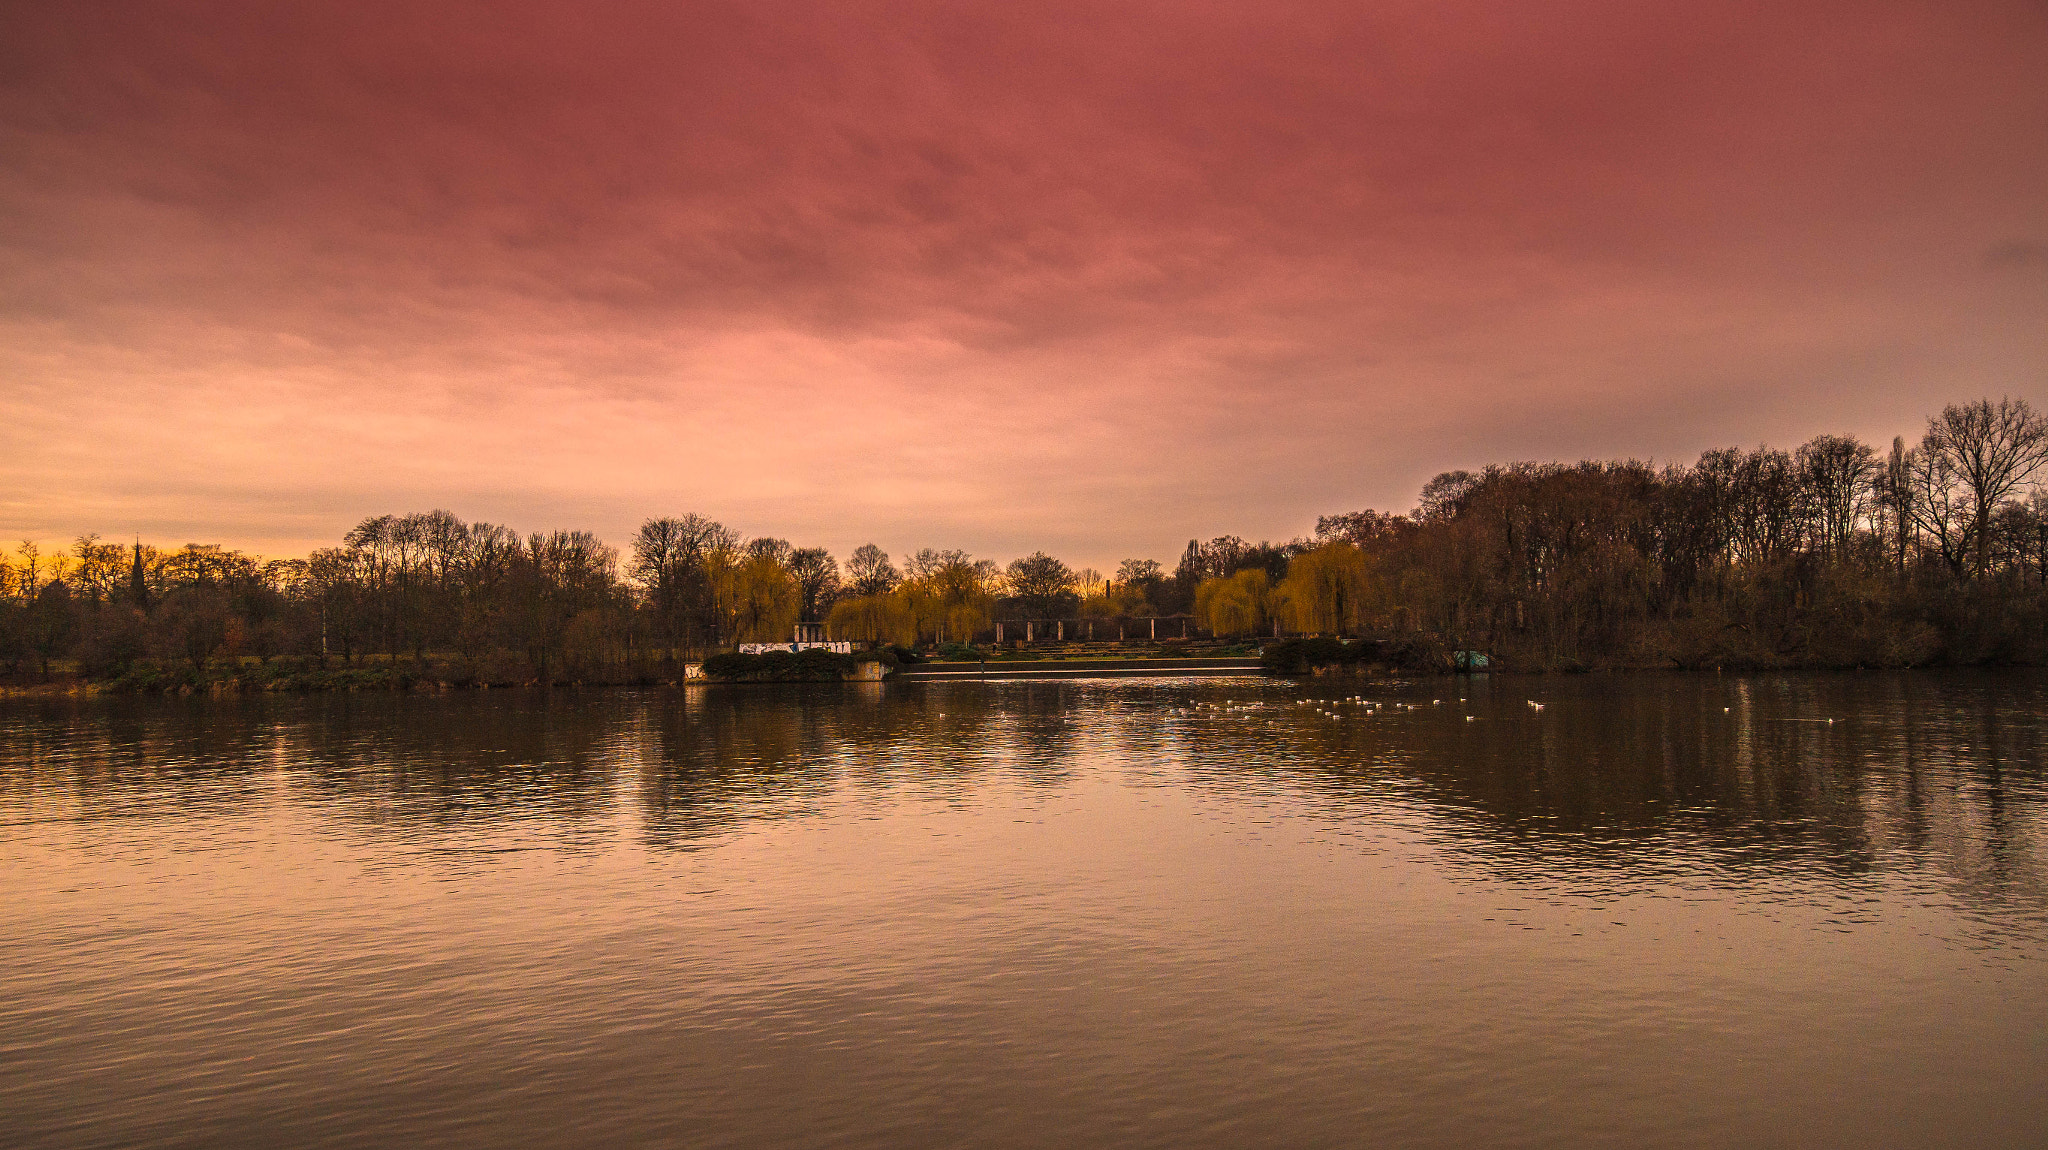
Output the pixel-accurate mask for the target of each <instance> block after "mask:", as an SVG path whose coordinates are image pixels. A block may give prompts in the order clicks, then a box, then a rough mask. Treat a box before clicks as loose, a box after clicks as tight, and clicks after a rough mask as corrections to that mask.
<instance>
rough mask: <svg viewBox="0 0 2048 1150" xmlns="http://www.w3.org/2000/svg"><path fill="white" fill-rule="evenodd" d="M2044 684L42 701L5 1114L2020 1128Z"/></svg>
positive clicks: (1133, 1128) (1342, 1138)
mask: <svg viewBox="0 0 2048 1150" xmlns="http://www.w3.org/2000/svg"><path fill="white" fill-rule="evenodd" d="M1358 694H1363V695H1367V696H1369V697H1370V699H1369V701H1351V700H1343V701H1340V700H1339V696H1344V695H1358ZM1304 701H1306V702H1307V703H1308V704H1309V705H1303V704H1304ZM1531 703H1541V704H1542V709H1541V710H1540V711H1539V710H1537V709H1536V708H1535V707H1533V706H1531V705H1530V704H1531ZM1369 704H1376V705H1369ZM2044 715H2048V678H2044V677H2042V676H2039V675H1988V674H1984V675H1979V674H1943V675H1839V676H1774V677H1736V676H1729V677H1715V676H1679V675H1672V676H1637V677H1583V678H1556V679H1516V678H1501V679H1476V680H1446V679H1438V680H1426V681H1416V682H1407V683H1393V684H1387V683H1377V684H1371V685H1366V684H1360V683H1349V684H1341V683H1337V682H1325V681H1311V682H1307V683H1302V684H1293V683H1282V682H1269V681H1263V680H1237V681H1215V680H1208V681H1192V680H1191V681H1154V682H1128V681H1124V682H1048V683H1018V682H1010V683H991V684H981V683H934V684H847V685H844V686H834V687H829V688H828V687H805V688H786V689H779V688H761V689H741V688H733V689H711V690H694V689H693V690H689V691H679V690H669V691H650V692H637V693H636V692H597V693H589V694H576V693H555V694H541V693H528V692H482V693H474V694H470V693H455V694H447V695H421V696H412V695H370V694H363V695H337V696H315V697H304V698H299V697H278V698H271V697H258V698H236V699H169V700H163V699H154V700H132V699H131V700H121V699H100V700H80V701H42V700H39V701H12V702H8V703H6V704H5V705H0V825H4V827H5V829H4V830H0V863H4V865H5V866H6V867H7V868H8V872H9V875H10V878H11V879H12V880H13V890H12V891H11V895H12V897H11V899H10V901H9V902H8V903H7V904H4V905H0V927H4V928H5V929H0V1060H4V1061H6V1062H7V1064H8V1065H9V1066H10V1067H11V1068H14V1069H15V1070H16V1071H17V1072H16V1073H12V1074H10V1075H8V1076H0V1112H5V1113H7V1114H9V1116H10V1120H11V1122H12V1124H13V1125H12V1127H11V1129H10V1133H13V1134H16V1135H18V1136H22V1137H26V1138H27V1139H28V1140H29V1141H31V1142H49V1143H52V1144H67V1143H79V1144H94V1143H104V1142H129V1143H148V1142H180V1141H183V1142H189V1143H195V1144H224V1143H234V1142H246V1143H248V1144H252V1145H253V1144H264V1143H265V1141H266V1140H267V1141H289V1142H293V1143H305V1144H313V1143H318V1142H323V1141H331V1142H335V1143H338V1144H345V1143H350V1142H353V1143H357V1144H360V1143H364V1142H408V1141H437V1140H438V1141H457V1140H468V1141H475V1140H494V1141H502V1142H507V1143H513V1142H526V1141H548V1142H557V1143H605V1142H677V1141H682V1142H693V1143H704V1144H720V1143H722V1144H730V1145H758V1144H763V1143H768V1142H777V1141H781V1142H788V1143H800V1144H817V1143H819V1142H827V1141H831V1142H839V1143H846V1144H860V1145H877V1146H881V1145H892V1144H901V1143H903V1142H906V1141H912V1142H926V1141H931V1142H946V1143H952V1144H974V1143H980V1144H988V1143H1006V1144H1015V1145H1033V1144H1063V1143H1066V1142H1078V1141H1095V1142H1105V1141H1106V1142H1116V1143H1120V1144H1153V1145H1190V1144H1212V1145H1241V1144H1244V1143H1246V1142H1261V1141H1282V1142H1290V1143H1291V1142H1301V1143H1308V1144H1349V1143H1352V1142H1356V1141H1359V1140H1361V1136H1360V1131H1370V1132H1372V1133H1373V1134H1374V1135H1375V1136H1374V1137H1373V1138H1371V1139H1368V1140H1371V1141H1375V1142H1382V1141H1383V1142H1387V1143H1390V1144H1410V1145H1492V1144H1545V1145H1559V1146H1579V1145H1586V1144H1593V1143H1602V1142H1605V1143H1613V1144H1657V1145H1682V1144H1690V1145H1751V1144H1767V1143H1771V1142H1773V1141H1775V1142H1778V1143H1784V1142H1786V1140H1787V1138H1788V1137H1789V1135H1788V1134H1787V1132H1788V1131H1794V1132H1797V1133H1798V1134H1799V1135H1800V1137H1801V1138H1802V1140H1808V1138H1807V1136H1810V1135H1812V1134H1814V1132H1816V1131H1821V1132H1832V1133H1833V1134H1834V1135H1835V1136H1834V1137H1817V1138H1811V1139H1810V1140H1811V1141H1815V1142H1819V1143H1830V1142H1831V1143H1834V1144H1844V1145H1862V1144H1869V1143H1871V1142H1873V1141H1877V1142H1882V1141H1885V1140H1887V1139H1890V1140H1893V1141H1898V1142H1904V1143H1936V1142H1957V1143H1969V1142H1972V1141H1976V1142H1980V1143H1984V1144H1998V1143H1999V1142H2001V1141H2003V1142H2004V1143H2007V1144H2011V1143H2014V1142H2017V1141H2022V1140H2024V1139H2023V1138H2021V1137H2019V1135H2022V1134H2024V1133H2025V1131H2024V1129H2022V1125H2023V1123H2024V1122H2025V1120H2026V1116H2027V1115H2028V1114H2029V1113H2030V1110H2029V1107H2028V1105H2027V1103H2028V1102H2030V1100H2031V1099H2032V1098H2033V1097H2035V1096H2037V1095H2038V1093H2039V1092H2040V1089H2041V1088H2043V1087H2044V1086H2048V1064H2044V1062H2043V1060H2042V1058H2041V1051H2040V1047H2039V1040H2038V1039H2039V1034H2040V1033H2041V1027H2042V1025H2044V1024H2048V1017H2044V1016H2043V1009H2044V1008H2043V1004H2044V1003H2048V995H2044V994H2043V993H2042V990H2043V987H2042V982H2041V975H2040V974H2039V973H2038V967H2039V963H2038V961H2037V957H2030V956H2038V955H2039V953H2040V948H2041V946H2042V944H2043V942H2044V941H2048V878H2044V865H2043V864H2044V858H2048V850H2044V835H2048V784H2044V779H2043V769H2042V763H2043V760H2044V758H2048V755H2044V754H2043V751H2044V749H2048V748H2044V746H2043V740H2044V737H2048V736H2044V721H2043V716H2044ZM1830 719H1832V720H1833V722H1832V723H1830V722H1829V721H1828V720H1830ZM1625 923H1626V924H1629V925H1624V924H1625ZM2030 963H2031V964H2032V965H2031V966H2030V965H2029V964H2030ZM1930 1066H1935V1067H1946V1068H1953V1069H1954V1070H1955V1071H1956V1072H1955V1073H1948V1072H1946V1071H1943V1072H1929V1070H1928V1067H1930ZM1873 1099H1875V1100H1876V1101H1875V1102H1873V1101H1872V1100H1873ZM1886 1107H1890V1109H1886ZM1791 1119H1804V1121H1794V1120H1791ZM479 1132H484V1133H483V1135H482V1136H481V1137H480V1135H479Z"/></svg>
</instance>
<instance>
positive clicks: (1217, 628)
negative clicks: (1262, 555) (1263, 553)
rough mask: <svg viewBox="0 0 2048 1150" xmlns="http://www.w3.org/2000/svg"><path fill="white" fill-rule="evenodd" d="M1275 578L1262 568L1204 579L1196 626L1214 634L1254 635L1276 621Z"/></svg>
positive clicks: (1199, 590) (1197, 590)
mask: <svg viewBox="0 0 2048 1150" xmlns="http://www.w3.org/2000/svg"><path fill="white" fill-rule="evenodd" d="M1273 607H1274V594H1273V583H1272V579H1271V578H1269V577H1268V576H1267V574H1266V571H1265V569H1264V568H1262V567H1248V568H1246V569H1245V570H1243V571H1239V572H1238V573H1237V574H1235V575H1223V576H1218V577H1216V578H1213V579H1204V580H1202V582H1201V584H1200V585H1199V586H1197V587H1196V588H1195V625H1196V626H1197V627H1202V628H1205V629H1206V630H1208V631H1209V633H1210V634H1213V635H1250V634H1256V633H1258V632H1260V631H1263V630H1264V629H1265V628H1266V626H1267V624H1268V623H1270V622H1271V621H1272V617H1273Z"/></svg>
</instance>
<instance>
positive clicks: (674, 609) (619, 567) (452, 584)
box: [0, 399, 2048, 681]
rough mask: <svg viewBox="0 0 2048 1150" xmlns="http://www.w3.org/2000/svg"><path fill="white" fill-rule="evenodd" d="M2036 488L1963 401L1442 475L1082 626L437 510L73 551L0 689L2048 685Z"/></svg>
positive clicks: (1992, 428)
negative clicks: (1698, 445) (259, 550)
mask: <svg viewBox="0 0 2048 1150" xmlns="http://www.w3.org/2000/svg"><path fill="white" fill-rule="evenodd" d="M2044 467H2048V424H2044V421H2043V419H2042V418H2041V417H2040V416H2039V415H2037V414H2036V413H2035V412H2034V411H2033V410H2032V408H2031V407H2030V406H2029V405H2028V404H2027V403H2026V402H2025V401H2023V400H2019V399H2003V400H1999V401H1997V402H1993V401H1990V400H1979V401H1976V402H1973V403H1967V404H1957V405H1951V406H1949V407H1947V408H1945V409H1943V411H1942V412H1941V413H1940V414H1939V415H1937V416H1935V417H1934V418H1932V419H1930V420H1929V421H1928V425H1927V428H1926V430H1925V433H1924V434H1923V435H1922V436H1921V437H1920V438H1919V441H1918V444H1917V445H1912V444H1910V443H1909V441H1908V440H1907V438H1906V437H1904V436H1900V437H1898V438H1896V439H1895V440H1893V442H1892V443H1891V445H1890V448H1889V450H1888V451H1887V452H1885V453H1884V454H1882V455H1880V453H1879V452H1877V451H1876V450H1874V449H1872V448H1871V447H1869V446H1868V445H1865V444H1863V443H1860V442H1858V441H1856V440H1855V439H1853V438H1849V437H1846V436H1839V435H1822V436H1818V437H1816V438H1814V439H1813V440H1811V441H1809V442H1807V443H1805V444H1803V445H1801V446H1800V447H1798V448H1797V449H1796V450H1792V451H1786V450H1781V449H1777V448H1772V447H1768V446H1759V447H1755V448H1722V449H1716V450H1712V451H1708V452H1706V453H1704V454H1702V455H1701V456H1700V458H1699V459H1698V460H1697V461H1696V462H1694V463H1692V464H1690V465H1669V466H1664V467H1654V466H1652V465H1650V464H1648V463H1643V462H1638V461H1632V460H1625V461H1606V462H1597V461H1587V462H1580V463H1574V464H1563V463H1549V464H1537V463H1512V464H1504V465H1494V466H1488V467H1484V468H1481V469H1479V470H1477V471H1467V470H1458V471H1447V472H1444V473H1443V474H1441V475H1438V476H1437V477H1436V478H1434V479H1432V480H1430V481H1429V483H1427V484H1426V485H1425V486H1424V487H1423V489H1422V492H1421V495H1420V498H1419V501H1418V506H1417V507H1416V509H1415V510H1414V511H1413V512H1411V513H1408V514H1392V513H1387V512H1380V511H1372V510H1361V511H1352V512H1345V513H1340V514H1332V515H1325V516H1322V517H1320V518H1319V519H1317V520H1316V522H1315V533H1314V535H1313V537H1311V538H1307V539H1297V540H1292V541H1288V542H1284V543H1273V542H1259V543H1251V542H1247V541H1246V540H1245V539H1243V538H1241V537H1239V536H1236V535H1227V534H1226V535H1219V536H1216V537H1214V538H1211V539H1210V540H1208V541H1207V542H1203V541H1201V540H1190V541H1189V542H1188V545H1187V547H1186V548H1185V550H1184V551H1183V552H1182V554H1181V556H1180V559H1179V562H1178V564H1177V566H1176V568H1175V570H1174V572H1173V574H1172V575H1171V576H1168V575H1167V574H1166V572H1165V571H1164V569H1163V568H1162V566H1161V564H1160V563H1159V562H1158V561H1157V560H1154V559H1128V560H1125V561H1124V562H1123V563H1121V564H1120V565H1119V566H1118V567H1117V569H1116V572H1115V575H1114V576H1113V577H1112V578H1110V579H1108V580H1106V581H1095V580H1090V581H1089V582H1088V584H1087V586H1086V587H1085V590H1086V592H1087V597H1086V598H1085V599H1084V598H1083V597H1082V596H1081V595H1080V594H1079V593H1078V592H1080V591H1081V590H1083V589H1084V588H1083V586H1082V581H1081V580H1080V579H1079V577H1077V575H1076V573H1075V572H1074V571H1073V569H1072V568H1070V567H1069V566H1068V565H1067V564H1066V563H1065V562H1063V561H1062V560H1060V559H1058V558H1056V557H1054V556H1052V555H1049V554H1047V553H1045V552H1042V551H1040V552H1034V553H1033V554H1030V555H1027V556H1025V557H1023V558H1020V559H1017V560H1015V561H1014V562H1012V563H1010V564H1009V565H1008V566H1007V567H999V566H998V565H997V564H996V563H994V562H993V561H991V560H988V559H978V558H975V557H973V556H970V555H968V554H967V553H966V552H964V551H960V550H957V549H945V548H930V547H927V548H921V549H919V550H917V551H915V552H913V553H912V554H911V555H910V556H909V557H908V558H907V559H906V560H905V561H904V563H903V566H902V568H901V569H900V570H899V569H898V568H897V567H896V566H895V565H894V564H892V563H891V562H890V559H889V556H888V554H887V553H885V552H883V551H882V550H881V549H880V548H879V547H877V546H875V545H874V544H865V545H863V546H861V547H859V548H857V549H855V550H854V552H853V553H852V555H851V556H850V557H849V558H848V559H847V561H846V563H845V566H844V568H843V571H842V568H841V566H840V564H839V563H838V562H837V561H836V560H835V559H834V558H833V556H832V555H831V554H830V553H829V552H827V551H826V550H825V549H823V548H819V547H801V546H797V545H795V544H793V543H791V542H789V541H787V540H783V539H777V538H771V537H764V538H758V539H753V540H746V539H743V538H742V537H741V536H740V535H739V534H738V533H737V532H735V531H732V530H731V529H729V528H727V527H725V526H723V525H721V524H719V523H718V522H716V521H714V520H711V519H708V518H706V517H704V516H701V515H694V514H691V515H681V516H673V517H660V518H653V519H649V520H647V521H646V522H644V523H643V524H641V526H640V529H639V530H638V531H637V532H636V533H635V534H634V535H633V537H632V539H631V540H630V541H629V543H628V545H627V548H626V551H625V553H624V554H623V555H622V554H621V553H619V552H618V551H616V550H615V549H613V548H612V547H610V546H608V545H607V544H605V543H604V542H603V541H601V540H599V539H597V538H595V537H594V536H592V535H590V534H589V533H588V532H582V531H566V530H556V531H545V532H532V533H528V534H524V535H522V534H520V533H518V532H515V531H513V530H511V529H510V528H507V527H504V526H500V525H497V524H491V523H464V522H463V521H462V520H460V519H458V518H456V517H455V516H454V515H452V514H450V513H449V512H446V511H428V512H421V513H415V514H407V515H379V516H372V517H370V518H367V519H364V520H363V521H361V522H360V523H358V524H357V525H356V526H355V527H353V528H351V529H350V530H349V531H348V532H347V533H346V534H345V535H344V536H343V538H342V540H341V541H340V543H339V544H338V545H337V546H334V547H327V548H321V549H319V550H316V551H315V552H313V553H312V554H311V555H309V556H308V557H307V558H305V559H303V560H273V561H269V562H265V561H262V560H260V559H258V558H256V557H254V556H250V555H246V554H243V553H241V552H238V551H234V550H232V549H229V548H224V547H221V546H218V545H213V544H187V545H185V546H183V547H180V548H178V549H176V550H159V549H157V548H155V547H152V546H150V545H148V544H144V543H142V542H140V541H134V542H131V543H127V544H121V543H108V542H105V541H103V540H101V539H100V537H99V536H97V535H85V536H82V537H80V538H79V539H78V540H77V543H76V545H75V546H74V547H73V548H72V549H71V550H70V552H69V553H67V554H57V555H50V554H45V553H43V552H42V550H41V549H40V548H38V547H37V546H35V545H34V544H23V545H22V546H21V547H20V548H18V549H17V551H16V552H15V554H14V556H13V557H12V558H10V559H7V560H5V561H4V562H0V670H4V671H5V672H6V673H8V674H13V675H21V674H29V673H33V674H39V675H43V676H46V677H47V676H48V675H50V674H51V673H52V670H53V668H55V667H57V666H58V665H59V664H64V663H67V662H69V663H70V664H72V665H75V666H76V667H77V668H78V669H79V671H80V672H81V673H84V674H87V675H92V676H99V677H115V676H121V675H125V674H128V673H129V672H130V671H131V670H133V669H134V668H137V667H140V666H144V665H151V666H158V667H183V668H189V669H190V670H191V671H192V673H194V674H202V673H204V672H205V671H206V669H207V668H209V667H210V666H213V665H214V664H215V663H216V662H217V661H219V660H222V659H224V658H233V659H236V660H242V661H248V660H255V661H258V662H260V663H266V664H267V663H268V662H269V661H271V660H273V659H277V658H279V657H293V658H299V659H311V660H316V661H318V662H320V663H321V664H323V665H325V664H328V663H332V664H335V665H339V666H342V667H357V666H360V665H362V664H364V663H365V662H366V661H369V660H372V659H375V660H381V662H380V663H379V664H378V665H379V666H382V667H387V668H389V667H395V666H399V665H401V664H403V665H406V666H413V667H426V666H428V665H429V664H432V663H435V661H436V660H440V661H443V662H445V661H447V660H451V659H452V660H456V661H463V662H469V663H482V662H489V661H492V660H497V661H499V662H501V663H503V662H506V661H509V662H510V664H514V665H516V666H517V667H518V668H519V670H518V671H517V673H516V675H515V677H521V676H523V677H526V678H530V679H538V680H541V681H555V680H558V679H572V680H573V679H577V678H580V677H584V676H587V675H590V674H596V673H599V672H598V670H596V669H600V668H611V669H612V670H607V671H603V673H604V674H606V675H610V676H613V677H618V676H619V675H621V674H626V675H627V677H629V678H630V677H631V675H632V674H646V675H654V674H657V673H658V672H659V669H660V668H664V667H666V668H671V671H670V672H668V673H671V674H672V673H673V671H672V668H673V666H674V664H675V663H676V662H677V661H678V660H680V659H683V658H687V657H694V656H700V655H703V654H707V653H714V652H717V651H720V650H726V649H730V648H732V647H733V646H734V645H736V644H738V643H742V642H747V641H772V642H783V641H787V640H788V639H789V638H790V636H791V634H792V628H793V627H794V626H795V624H796V623H798V622H799V621H805V622H821V623H826V624H827V625H828V626H829V627H830V628H831V629H832V630H833V632H834V633H835V635H837V636H839V637H843V638H848V639H856V640H868V641H874V642H878V643H883V644H894V645H901V646H903V647H905V648H907V647H909V646H913V645H924V644H934V643H938V644H944V643H952V644H960V643H965V642H971V641H976V640H977V637H985V636H987V635H989V634H990V633H991V628H992V626H993V622H994V621H995V620H997V619H999V618H1004V617H1010V618H1015V617H1018V616H1022V617H1024V618H1030V619H1042V620H1052V619H1069V618H1076V617H1077V616H1085V617H1087V618H1089V619H1110V618H1122V619H1130V618H1133V617H1138V618H1142V617H1143V616H1146V615H1157V614H1173V613H1179V612H1189V613H1192V615H1193V616H1194V619H1195V622H1196V624H1197V625H1198V627H1199V628H1201V629H1202V630H1204V631H1206V632H1209V633H1213V634H1215V635H1229V636H1247V637H1261V638H1265V639H1272V638H1274V637H1276V636H1283V635H1302V636H1323V637H1325V638H1327V637H1330V636H1335V635H1347V636H1372V637H1378V638H1379V639H1380V640H1381V643H1382V647H1383V648H1384V649H1385V650H1395V649H1399V650H1403V651H1407V652H1410V655H1409V656H1408V657H1409V658H1410V660H1411V663H1412V665H1413V666H1416V667H1422V666H1427V665H1433V664H1432V660H1434V659H1436V658H1437V655H1436V654H1435V653H1438V652H1442V651H1455V650H1459V649H1482V650H1486V651H1489V652H1491V653H1492V654H1493V655H1494V656H1495V657H1496V658H1498V659H1500V660H1501V662H1502V664H1503V665H1505V666H1508V667H1529V668H1545V667H1549V668H1571V667H1589V666H1600V665H1607V666H1673V665H1676V666H1724V665H1734V666H1790V665H1821V666H1848V665H1901V664H1912V663H1921V662H1927V661H1929V660H1934V659H1946V660H1950V661H1956V662H1984V661H1997V660H2040V659H2043V658H2048V492H2044V491H2043V490H2042V489H2041V488H2039V487H2038V486H2032V487H2030V486H2029V485H2030V484H2037V483H2038V482H2039V481H2040V480H2041V479H2042V478H2043V474H2044ZM1118 629H1119V630H1122V629H1123V628H1122V625H1121V624H1119V626H1118ZM1144 633H1145V634H1148V635H1149V633H1150V629H1146V630H1145V631H1144ZM1386 644H1395V646H1385V645H1386ZM1311 649H1313V650H1322V649H1323V648H1321V647H1315V648H1307V647H1303V648H1290V650H1311ZM1376 649H1379V648H1376ZM1418 652H1420V653H1421V654H1417V653H1418ZM1292 657H1293V656H1289V658H1292ZM721 665H722V666H723V664H721ZM733 665H734V666H738V664H733ZM781 665H782V664H780V663H777V664H776V666H777V667H780V666H781ZM804 665H805V666H809V664H804ZM822 665H823V664H822V663H820V666H822ZM748 666H753V664H748ZM792 666H794V664H792ZM619 668H629V669H630V668H641V669H642V670H641V671H632V672H630V673H627V672H621V671H619V670H618V669H619ZM752 673H753V672H748V674H752ZM776 673H777V674H781V673H782V672H781V671H777V672H776ZM806 673H808V672H806Z"/></svg>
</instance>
